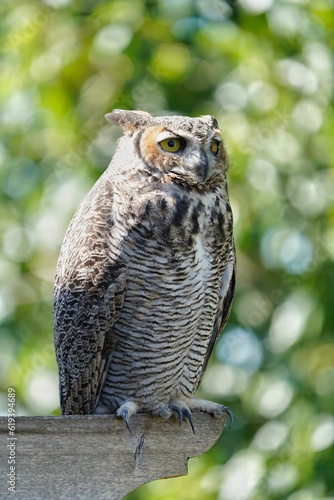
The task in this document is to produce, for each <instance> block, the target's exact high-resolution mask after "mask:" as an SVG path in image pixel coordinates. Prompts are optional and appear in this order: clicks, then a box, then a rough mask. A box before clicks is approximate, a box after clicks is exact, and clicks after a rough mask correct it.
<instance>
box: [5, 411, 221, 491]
mask: <svg viewBox="0 0 334 500" xmlns="http://www.w3.org/2000/svg"><path fill="white" fill-rule="evenodd" d="M193 421H194V426H195V434H193V433H192V431H191V428H190V425H189V423H188V422H183V423H182V425H181V426H180V425H179V423H178V422H177V421H176V420H175V419H169V420H167V421H165V420H162V419H160V418H152V417H151V416H150V415H148V414H139V415H135V416H133V417H132V418H131V422H130V424H131V432H129V431H128V429H127V428H126V426H125V424H124V422H123V421H122V420H120V419H118V418H117V417H116V416H115V415H87V416H62V417H17V418H16V430H15V437H16V440H15V460H16V462H15V467H16V469H15V472H16V493H15V495H14V494H13V493H11V492H10V491H8V484H7V480H8V477H7V474H8V473H9V464H8V456H9V450H10V448H9V447H8V446H7V445H8V443H10V442H13V441H11V440H12V439H13V438H11V437H10V436H9V434H8V427H7V417H0V450H1V451H0V463H1V477H0V498H14V496H15V499H16V500H18V499H20V500H29V499H32V500H42V499H43V500H45V499H48V500H62V499H69V498H71V499H80V500H85V499H87V500H88V499H90V500H91V499H92V498H96V499H98V500H103V499H108V500H118V499H121V498H123V496H124V495H126V494H127V493H129V492H130V491H132V490H133V489H135V488H137V487H138V486H140V485H141V484H144V483H146V482H148V481H153V480H155V479H160V478H167V477H174V476H182V475H185V474H187V472H188V467H187V462H188V459H189V458H191V457H195V456H198V455H202V454H203V453H205V452H206V451H208V450H209V449H210V448H211V447H212V446H213V445H214V443H215V442H216V441H217V439H218V438H219V436H220V434H221V432H222V431H223V428H224V426H225V423H226V416H225V415H224V416H223V417H222V418H220V419H217V418H214V417H212V416H210V415H207V414H203V413H199V414H194V415H193Z"/></svg>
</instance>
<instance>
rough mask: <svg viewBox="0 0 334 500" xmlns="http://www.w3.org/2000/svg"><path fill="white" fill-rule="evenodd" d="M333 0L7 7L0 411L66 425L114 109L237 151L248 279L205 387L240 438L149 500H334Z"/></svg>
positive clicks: (72, 0)
mask: <svg viewBox="0 0 334 500" xmlns="http://www.w3.org/2000/svg"><path fill="white" fill-rule="evenodd" d="M333 7H334V4H333V1H331V0H312V2H311V1H310V0H277V1H276V0H240V1H235V2H224V1H222V0H196V1H191V0H156V1H154V0H146V1H145V0H134V1H132V2H130V1H125V0H115V1H97V0H83V1H81V2H79V1H78V0H44V2H42V1H41V2H37V1H28V0H26V1H25V0H15V1H13V2H10V1H9V0H7V1H6V0H4V1H3V2H2V4H1V7H0V9H1V29H0V36H1V48H2V57H1V59H0V74H1V80H2V83H1V87H0V106H1V142H0V176H1V193H0V196H1V219H0V224H1V235H2V238H1V253H0V377H1V391H2V392H1V393H0V406H1V411H2V413H4V414H5V413H6V403H7V399H6V397H7V388H8V387H9V386H12V387H15V388H16V391H17V397H18V401H17V404H18V412H19V414H33V415H40V414H50V413H53V414H57V412H59V410H58V388H57V385H58V380H57V369H56V363H55V358H54V351H53V340H52V327H51V315H52V287H53V276H54V269H55V265H56V261H57V257H58V252H59V248H60V245H61V241H62V237H63V235H64V232H65V230H66V227H67V225H68V222H69V220H70V218H71V216H72V215H73V212H74V210H75V209H76V207H77V206H78V204H79V202H80V200H81V199H82V198H83V196H84V194H85V193H86V192H87V191H88V190H89V188H90V187H91V186H92V184H93V183H94V181H95V180H96V179H97V178H98V177H99V175H100V174H101V172H102V171H103V169H104V168H105V167H106V166H107V164H108V161H109V159H110V156H111V155H112V152H113V149H114V145H115V140H116V139H117V137H118V134H119V132H118V131H117V130H114V129H113V128H112V127H111V126H110V125H108V124H107V123H106V122H105V121H104V114H105V113H106V112H108V111H111V110H112V109H113V108H129V109H136V108H137V109H144V110H147V111H150V112H152V113H154V114H165V113H171V112H172V113H181V114H187V115H191V116H194V115H199V114H213V115H215V116H216V117H217V118H218V120H219V122H220V125H221V128H222V131H223V135H224V137H225V141H226V145H227V148H228V151H229V154H230V163H231V166H230V171H229V184H230V194H231V201H232V207H233V211H234V215H235V236H236V245H237V251H238V281H237V293H236V298H235V302H234V306H233V312H232V315H231V318H230V322H229V325H228V327H227V329H226V332H225V334H224V335H223V336H222V337H221V339H220V341H219V344H218V345H217V348H216V350H215V354H214V356H213V359H212V360H211V363H210V366H209V369H208V371H207V374H206V377H205V379H204V382H203V385H202V387H201V389H200V393H201V396H202V397H206V398H209V399H210V398H211V399H214V400H216V401H221V402H224V403H225V404H228V405H229V406H230V407H231V408H232V409H233V411H234V413H235V419H236V422H235V425H234V427H233V428H232V430H231V431H229V432H227V431H225V432H224V434H223V436H222V438H221V440H220V441H219V443H218V444H217V445H216V446H215V447H214V448H213V449H212V450H211V451H210V452H209V453H207V454H206V455H205V456H204V457H202V458H201V459H195V460H192V461H191V463H190V474H189V476H187V477H184V478H178V479H171V480H165V481H158V482H154V483H151V484H149V485H146V486H143V487H141V488H140V489H138V490H137V491H136V492H134V493H132V494H130V495H129V497H128V498H129V499H131V500H136V499H137V500H139V499H145V500H149V499H160V498H161V499H175V498H180V499H187V500H190V499H192V500H195V499H205V500H211V499H220V500H246V499H250V500H261V499H288V500H313V499H314V500H321V499H325V498H326V499H329V498H334V475H333V470H334V456H333V451H332V447H331V446H332V444H333V442H334V418H333V401H334V397H333V396H334V394H333V392H334V390H333V389H334V339H333V325H334V307H333V302H334V269H333V259H334V226H333V219H334V210H333V198H334V183H333V168H332V163H333V157H334V140H333V132H334V117H333V113H332V110H333V103H332V92H333V44H334V38H333Z"/></svg>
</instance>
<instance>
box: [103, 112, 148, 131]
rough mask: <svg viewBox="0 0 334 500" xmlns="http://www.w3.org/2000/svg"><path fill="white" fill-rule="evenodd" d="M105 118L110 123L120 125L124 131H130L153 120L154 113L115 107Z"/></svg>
mask: <svg viewBox="0 0 334 500" xmlns="http://www.w3.org/2000/svg"><path fill="white" fill-rule="evenodd" d="M105 118H106V120H107V121H108V122H109V123H113V124H115V125H119V126H120V127H121V128H122V129H123V131H124V132H130V133H133V132H134V131H135V130H136V129H137V128H139V127H143V126H147V125H148V124H149V123H150V122H152V115H150V114H149V113H147V112H146V111H129V110H126V109H114V111H112V112H111V113H107V114H106V115H105Z"/></svg>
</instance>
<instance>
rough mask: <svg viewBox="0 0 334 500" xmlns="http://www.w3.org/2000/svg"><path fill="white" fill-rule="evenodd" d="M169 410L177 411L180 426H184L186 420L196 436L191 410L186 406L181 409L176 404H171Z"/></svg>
mask: <svg viewBox="0 0 334 500" xmlns="http://www.w3.org/2000/svg"><path fill="white" fill-rule="evenodd" d="M169 408H170V409H171V410H173V411H175V413H177V415H178V417H179V421H180V425H181V424H182V421H183V419H184V418H186V419H187V420H188V422H189V424H190V427H191V430H192V431H193V434H195V428H194V424H193V419H192V416H191V413H190V411H189V409H188V408H187V407H186V406H182V407H179V406H177V405H175V404H170V405H169Z"/></svg>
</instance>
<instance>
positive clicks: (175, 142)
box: [159, 137, 184, 153]
mask: <svg viewBox="0 0 334 500" xmlns="http://www.w3.org/2000/svg"><path fill="white" fill-rule="evenodd" d="M159 144H160V146H161V147H162V149H163V150H164V151H168V152H169V153H177V152H178V151H180V149H182V148H183V147H184V144H183V142H182V141H181V139H177V138H176V137H173V138H172V139H165V140H163V141H161V142H159Z"/></svg>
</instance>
